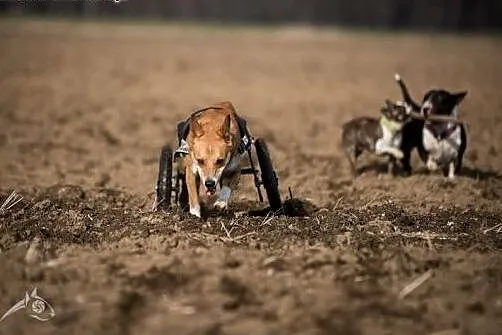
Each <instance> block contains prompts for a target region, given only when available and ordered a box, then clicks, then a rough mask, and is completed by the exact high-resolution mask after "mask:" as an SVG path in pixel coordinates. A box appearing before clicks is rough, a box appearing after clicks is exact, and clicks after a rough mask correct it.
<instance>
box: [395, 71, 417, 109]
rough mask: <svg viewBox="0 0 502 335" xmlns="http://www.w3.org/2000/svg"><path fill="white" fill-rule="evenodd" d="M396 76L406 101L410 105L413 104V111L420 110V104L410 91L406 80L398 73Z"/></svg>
mask: <svg viewBox="0 0 502 335" xmlns="http://www.w3.org/2000/svg"><path fill="white" fill-rule="evenodd" d="M394 78H395V79H396V82H397V84H398V85H399V88H400V89H401V93H402V94H403V98H404V102H406V103H407V104H408V105H410V106H411V108H412V109H413V111H415V112H419V111H420V105H419V104H417V103H416V102H415V101H414V100H413V98H412V97H411V95H410V92H409V91H408V87H406V84H405V83H404V81H403V80H402V79H401V76H400V75H399V74H398V73H396V74H395V75H394Z"/></svg>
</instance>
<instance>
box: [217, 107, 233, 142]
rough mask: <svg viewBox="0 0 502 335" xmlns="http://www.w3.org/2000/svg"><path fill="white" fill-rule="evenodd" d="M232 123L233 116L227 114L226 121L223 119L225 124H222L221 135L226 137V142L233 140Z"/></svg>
mask: <svg viewBox="0 0 502 335" xmlns="http://www.w3.org/2000/svg"><path fill="white" fill-rule="evenodd" d="M230 124H231V118H230V114H227V116H226V117H225V121H223V124H222V125H221V129H220V132H221V135H222V136H223V138H224V139H225V141H226V142H232V133H230Z"/></svg>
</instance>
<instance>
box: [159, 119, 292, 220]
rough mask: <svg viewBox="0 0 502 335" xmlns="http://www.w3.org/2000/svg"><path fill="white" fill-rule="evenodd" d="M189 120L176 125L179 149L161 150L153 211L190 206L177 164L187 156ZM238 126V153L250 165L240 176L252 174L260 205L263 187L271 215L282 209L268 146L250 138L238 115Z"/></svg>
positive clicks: (182, 174)
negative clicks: (246, 158) (254, 157)
mask: <svg viewBox="0 0 502 335" xmlns="http://www.w3.org/2000/svg"><path fill="white" fill-rule="evenodd" d="M203 110H204V109H201V110H198V111H196V112H194V113H193V114H192V115H194V114H195V113H198V112H201V111H203ZM189 120H190V118H188V119H186V120H184V121H181V122H178V124H177V126H176V132H177V140H178V148H177V149H176V150H175V151H173V150H172V148H171V146H170V145H168V144H166V145H164V146H163V147H162V148H161V151H160V159H159V171H158V178H157V184H156V187H155V202H154V205H153V210H157V209H158V208H161V209H169V208H171V207H172V206H173V205H175V206H177V207H178V208H180V209H182V210H187V209H188V207H189V204H188V188H187V185H186V181H185V171H181V169H179V168H178V165H179V164H177V163H178V161H179V159H182V158H183V157H184V156H186V155H188V154H189V148H188V144H187V142H186V138H187V136H188V132H189V125H190V121H189ZM237 124H238V127H239V133H240V134H241V136H242V137H241V141H240V146H239V150H238V151H239V154H241V155H243V154H245V153H247V155H248V159H249V165H250V166H248V167H244V168H241V175H249V174H252V175H253V179H254V185H255V187H256V190H257V193H258V199H259V201H260V202H261V203H263V202H264V199H263V195H262V189H261V188H262V187H263V188H264V189H265V193H266V195H267V199H268V204H269V209H270V210H271V211H274V212H276V211H279V210H281V209H282V201H281V195H280V192H279V179H278V177H277V174H276V172H275V170H274V168H273V165H272V159H271V158H270V153H269V151H268V147H267V144H266V143H265V141H264V140H263V139H261V138H256V139H255V138H253V137H252V136H251V135H250V133H249V130H248V128H247V123H246V120H245V119H243V118H242V117H240V116H237ZM253 146H254V149H255V153H256V157H257V159H258V168H257V166H256V164H255V162H254V161H253V157H252V149H253Z"/></svg>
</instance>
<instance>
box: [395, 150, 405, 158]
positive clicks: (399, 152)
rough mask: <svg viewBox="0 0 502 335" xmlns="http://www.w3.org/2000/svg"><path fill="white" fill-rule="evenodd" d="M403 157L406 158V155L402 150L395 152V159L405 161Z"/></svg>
mask: <svg viewBox="0 0 502 335" xmlns="http://www.w3.org/2000/svg"><path fill="white" fill-rule="evenodd" d="M403 157H404V154H403V152H402V151H401V150H399V149H396V150H394V158H396V159H403Z"/></svg>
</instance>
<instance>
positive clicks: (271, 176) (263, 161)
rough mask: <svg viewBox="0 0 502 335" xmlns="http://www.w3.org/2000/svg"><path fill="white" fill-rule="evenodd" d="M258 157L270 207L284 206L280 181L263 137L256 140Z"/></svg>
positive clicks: (278, 207) (274, 208) (277, 208)
mask: <svg viewBox="0 0 502 335" xmlns="http://www.w3.org/2000/svg"><path fill="white" fill-rule="evenodd" d="M255 150H256V157H257V158H258V164H259V166H260V172H261V181H262V184H263V187H264V188H265V192H266V193H267V198H268V203H269V205H270V209H272V210H279V209H281V208H282V201H281V194H280V193H279V183H278V180H277V176H276V174H275V171H274V167H273V166H272V159H271V158H270V153H269V151H268V147H267V144H266V143H265V141H264V140H263V139H261V138H260V139H256V140H255Z"/></svg>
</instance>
